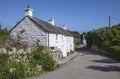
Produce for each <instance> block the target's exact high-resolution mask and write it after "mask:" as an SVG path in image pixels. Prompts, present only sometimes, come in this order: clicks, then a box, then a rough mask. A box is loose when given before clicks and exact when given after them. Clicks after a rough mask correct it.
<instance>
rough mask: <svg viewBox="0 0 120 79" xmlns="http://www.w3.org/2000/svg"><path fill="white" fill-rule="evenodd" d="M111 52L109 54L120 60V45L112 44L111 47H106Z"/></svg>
mask: <svg viewBox="0 0 120 79" xmlns="http://www.w3.org/2000/svg"><path fill="white" fill-rule="evenodd" d="M106 50H107V51H108V52H109V53H108V55H109V56H111V57H113V58H115V59H117V60H120V46H111V47H109V48H107V49H106Z"/></svg>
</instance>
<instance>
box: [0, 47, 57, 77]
mask: <svg viewBox="0 0 120 79" xmlns="http://www.w3.org/2000/svg"><path fill="white" fill-rule="evenodd" d="M43 48H44V47H43V46H41V47H39V48H38V49H36V50H35V51H33V52H32V53H22V54H12V55H9V54H8V53H6V54H5V53H2V52H0V79H25V78H26V77H29V76H34V75H38V74H40V72H41V71H42V70H44V71H51V70H54V69H55V67H56V63H55V61H54V60H53V58H52V57H51V56H50V55H48V54H46V53H43V50H44V49H43Z"/></svg>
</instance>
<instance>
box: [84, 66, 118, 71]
mask: <svg viewBox="0 0 120 79" xmlns="http://www.w3.org/2000/svg"><path fill="white" fill-rule="evenodd" d="M86 68H88V69H92V70H99V71H103V72H112V71H115V72H120V66H105V67H104V66H89V67H86Z"/></svg>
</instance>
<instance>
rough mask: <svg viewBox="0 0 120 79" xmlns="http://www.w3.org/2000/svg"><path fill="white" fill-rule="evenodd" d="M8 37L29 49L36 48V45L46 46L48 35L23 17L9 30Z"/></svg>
mask: <svg viewBox="0 0 120 79" xmlns="http://www.w3.org/2000/svg"><path fill="white" fill-rule="evenodd" d="M10 36H11V38H13V39H15V40H17V41H19V42H21V43H24V44H26V45H28V46H30V47H36V45H37V44H39V45H44V46H48V33H47V32H45V30H43V29H42V28H41V27H39V26H38V25H37V24H36V23H34V22H33V21H31V19H30V18H29V17H25V18H24V19H23V20H22V21H21V22H20V23H18V24H17V25H16V26H15V27H14V28H13V29H12V30H11V32H10Z"/></svg>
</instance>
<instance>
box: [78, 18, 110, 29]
mask: <svg viewBox="0 0 120 79" xmlns="http://www.w3.org/2000/svg"><path fill="white" fill-rule="evenodd" d="M107 19H108V18H104V19H101V20H99V21H96V22H93V23H90V24H85V25H79V26H77V27H80V26H82V27H84V26H85V27H86V26H92V25H95V24H99V23H102V22H104V21H105V20H107Z"/></svg>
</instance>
